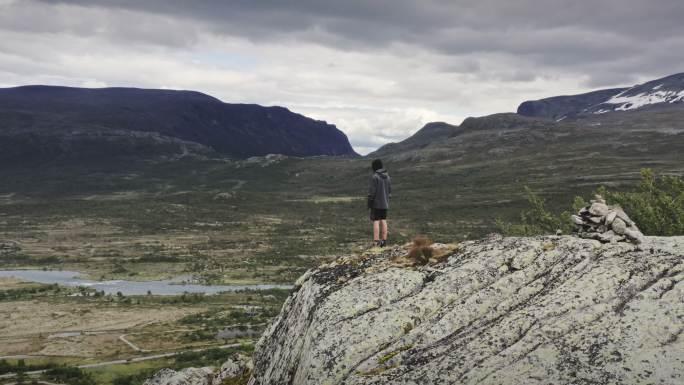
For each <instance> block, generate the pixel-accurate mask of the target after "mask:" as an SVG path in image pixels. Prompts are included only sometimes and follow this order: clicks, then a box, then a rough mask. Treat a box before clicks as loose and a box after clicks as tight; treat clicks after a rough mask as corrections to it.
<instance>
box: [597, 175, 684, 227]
mask: <svg viewBox="0 0 684 385" xmlns="http://www.w3.org/2000/svg"><path fill="white" fill-rule="evenodd" d="M598 193H599V194H601V195H603V197H604V198H605V199H606V201H607V202H608V203H609V204H617V205H620V206H621V207H622V208H623V209H624V210H625V212H626V213H627V215H629V217H630V218H631V219H632V220H634V222H636V224H637V226H639V229H640V230H641V231H642V232H643V233H644V234H646V235H661V236H671V235H682V234H684V179H682V178H681V177H678V176H672V175H661V176H657V175H656V174H655V173H654V172H653V170H651V169H642V170H641V182H640V183H639V185H638V186H637V187H636V189H635V190H633V191H627V192H620V191H610V190H608V189H606V188H605V187H601V188H600V189H599V191H598Z"/></svg>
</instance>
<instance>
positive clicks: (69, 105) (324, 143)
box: [0, 86, 356, 160]
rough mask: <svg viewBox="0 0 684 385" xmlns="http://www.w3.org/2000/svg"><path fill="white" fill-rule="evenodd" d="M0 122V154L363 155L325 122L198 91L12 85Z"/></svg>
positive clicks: (0, 102) (0, 95) (2, 101)
mask: <svg viewBox="0 0 684 385" xmlns="http://www.w3.org/2000/svg"><path fill="white" fill-rule="evenodd" d="M0 122H1V123H0V159H20V160H21V159H34V158H39V159H54V158H76V159H93V158H100V159H107V158H110V157H112V156H120V155H125V156H142V157H145V156H149V155H159V154H162V155H164V154H186V153H199V154H207V153H212V152H214V153H217V154H220V155H223V156H229V157H234V158H248V157H250V156H263V155H266V154H270V153H277V154H284V155H292V156H313V155H343V156H355V155H356V153H355V152H354V150H353V149H352V147H351V145H350V144H349V141H348V140H347V137H346V135H344V133H342V132H341V131H340V130H338V129H337V128H336V127H335V126H333V125H330V124H327V123H326V122H322V121H317V120H313V119H310V118H307V117H305V116H302V115H299V114H296V113H293V112H290V111H289V110H287V109H285V108H283V107H263V106H259V105H254V104H228V103H223V102H221V101H220V100H218V99H216V98H213V97H210V96H208V95H204V94H201V93H199V92H194V91H173V90H153V89H135V88H102V89H84V88H69V87H51V86H24V87H16V88H5V89H0Z"/></svg>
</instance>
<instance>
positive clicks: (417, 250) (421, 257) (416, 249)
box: [408, 235, 433, 265]
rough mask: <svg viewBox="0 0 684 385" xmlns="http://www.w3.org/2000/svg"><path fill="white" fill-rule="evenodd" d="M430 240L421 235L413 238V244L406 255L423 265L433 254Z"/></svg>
mask: <svg viewBox="0 0 684 385" xmlns="http://www.w3.org/2000/svg"><path fill="white" fill-rule="evenodd" d="M432 243H433V242H432V241H431V240H430V239H429V238H427V237H425V236H422V235H419V236H417V237H415V238H414V239H413V245H411V249H409V252H408V257H409V259H410V260H411V261H413V263H414V264H416V265H425V264H426V263H428V262H429V261H430V258H432V256H433V250H432V247H431V246H432Z"/></svg>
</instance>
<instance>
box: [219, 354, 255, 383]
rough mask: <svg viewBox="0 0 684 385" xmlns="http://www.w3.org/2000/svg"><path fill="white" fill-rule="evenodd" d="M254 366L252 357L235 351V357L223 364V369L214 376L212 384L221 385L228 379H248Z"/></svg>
mask: <svg viewBox="0 0 684 385" xmlns="http://www.w3.org/2000/svg"><path fill="white" fill-rule="evenodd" d="M253 368H254V366H253V364H252V359H251V358H249V357H247V356H245V355H244V354H239V353H235V354H233V357H231V358H230V359H229V360H228V361H226V362H224V363H223V365H221V369H219V371H218V373H216V375H215V376H214V381H213V382H212V385H221V384H223V383H224V382H225V381H226V380H239V379H243V378H244V379H245V380H246V379H247V378H248V377H249V374H250V373H251V372H252V369H253ZM240 383H242V382H240Z"/></svg>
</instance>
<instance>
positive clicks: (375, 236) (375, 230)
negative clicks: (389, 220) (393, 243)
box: [373, 221, 380, 242]
mask: <svg viewBox="0 0 684 385" xmlns="http://www.w3.org/2000/svg"><path fill="white" fill-rule="evenodd" d="M373 241H374V242H378V241H380V221H373Z"/></svg>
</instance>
